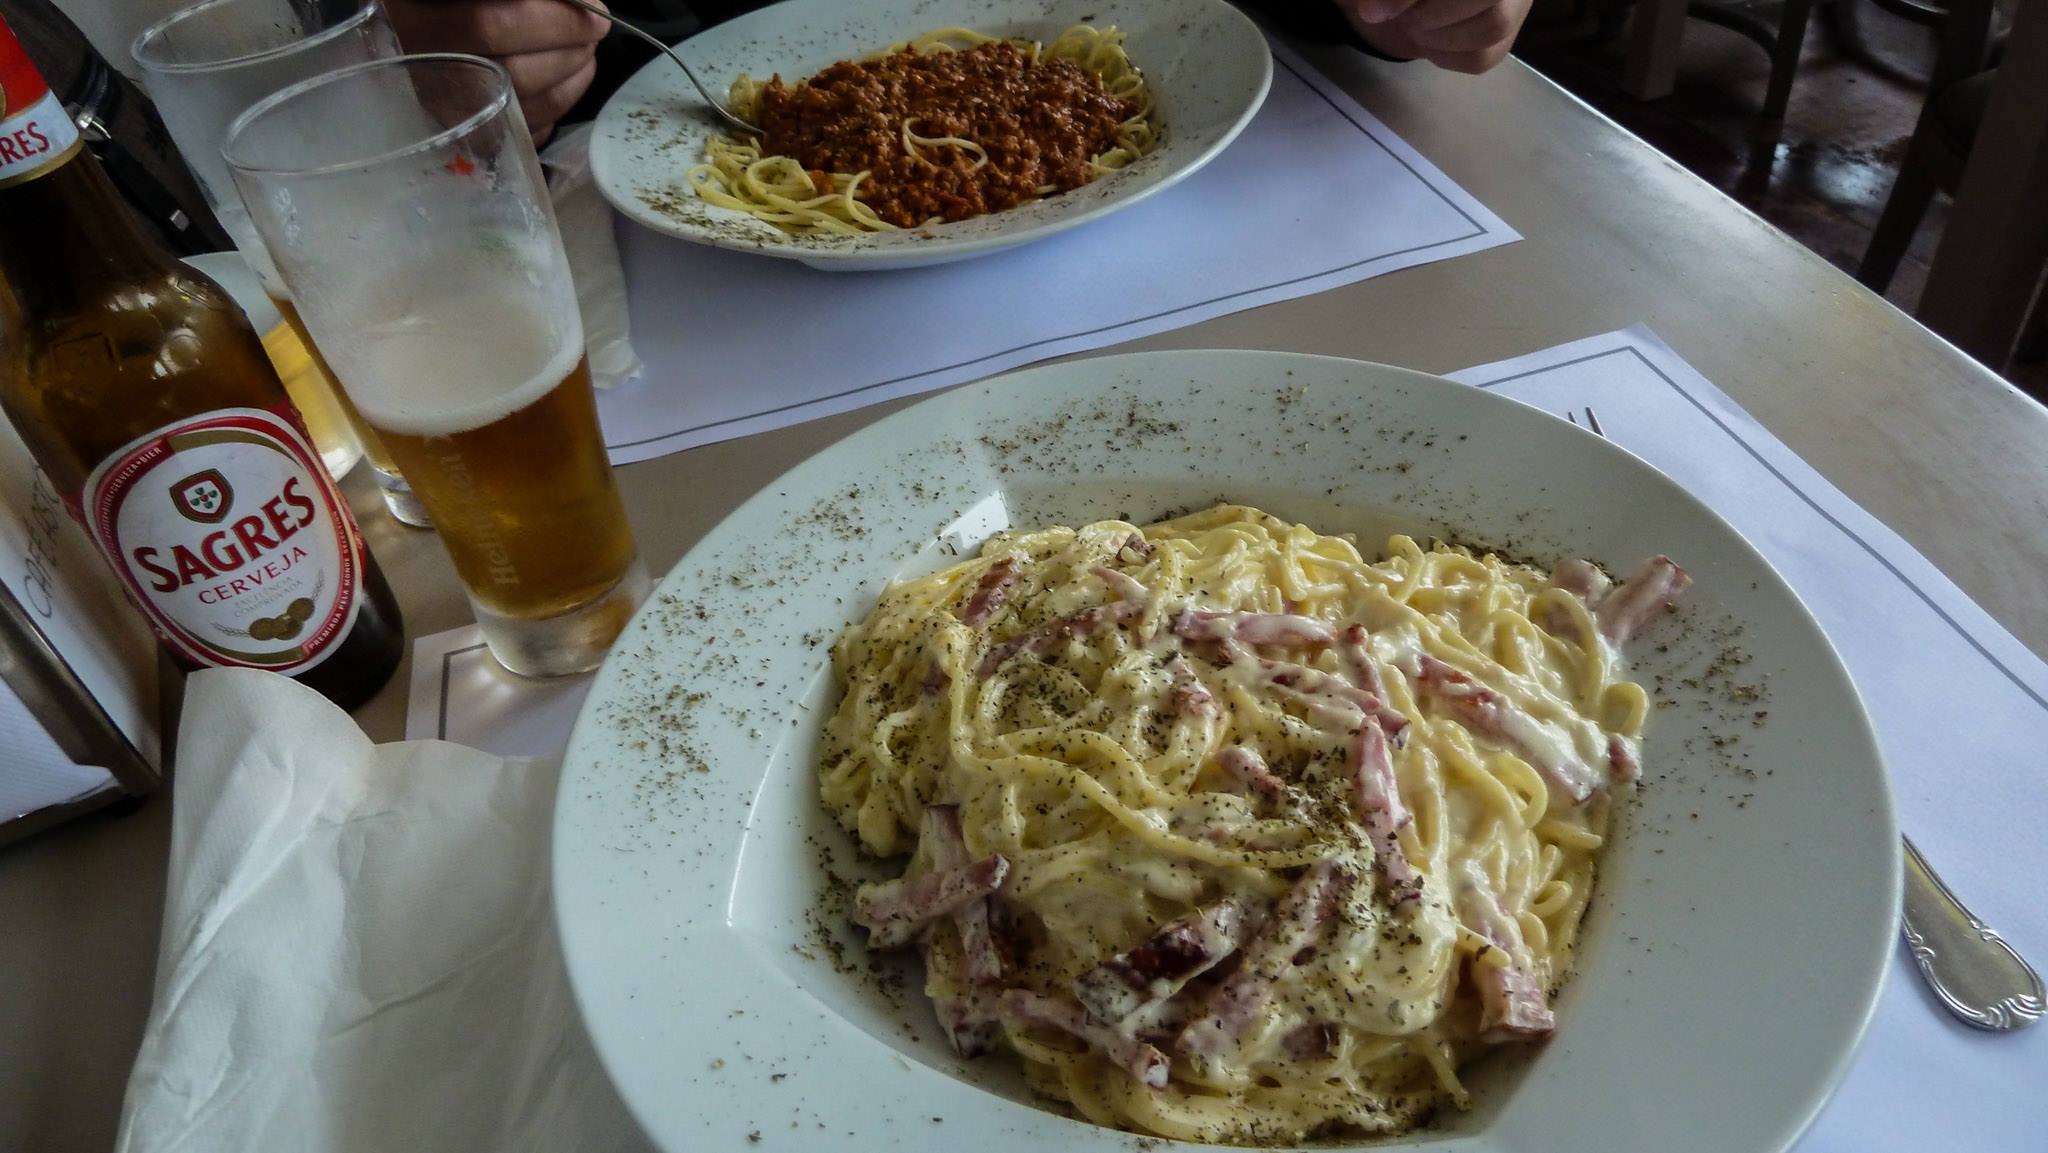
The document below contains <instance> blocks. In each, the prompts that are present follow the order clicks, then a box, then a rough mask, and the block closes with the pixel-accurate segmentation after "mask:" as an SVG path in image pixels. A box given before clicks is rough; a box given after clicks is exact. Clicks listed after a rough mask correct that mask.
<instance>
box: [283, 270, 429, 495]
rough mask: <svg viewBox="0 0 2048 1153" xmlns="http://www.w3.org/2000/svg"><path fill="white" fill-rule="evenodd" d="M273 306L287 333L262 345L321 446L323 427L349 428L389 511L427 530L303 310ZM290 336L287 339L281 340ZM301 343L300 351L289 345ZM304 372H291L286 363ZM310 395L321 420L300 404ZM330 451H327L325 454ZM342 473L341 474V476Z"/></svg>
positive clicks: (401, 478)
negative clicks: (301, 315) (303, 317)
mask: <svg viewBox="0 0 2048 1153" xmlns="http://www.w3.org/2000/svg"><path fill="white" fill-rule="evenodd" d="M270 303H272V304H273V305H276V306H277V312H278V315H279V316H282V317H284V326H283V327H284V329H289V333H287V332H285V331H284V330H283V329H280V330H275V331H273V332H272V333H271V334H270V335H269V336H266V337H264V338H263V347H264V348H265V349H267V350H269V352H270V359H271V361H272V362H273V363H276V364H277V366H278V368H277V371H278V373H279V375H281V376H283V377H284V383H285V389H286V391H288V392H290V393H291V394H292V399H293V400H294V401H295V402H297V403H298V406H299V410H300V411H301V412H302V413H306V414H307V415H306V425H307V427H308V429H310V430H311V431H312V433H313V438H314V441H315V442H316V443H320V436H321V433H320V423H321V422H336V421H338V422H339V425H340V427H341V428H342V429H344V430H346V432H347V435H348V437H349V439H350V442H351V443H352V444H355V445H358V446H360V447H361V449H362V455H364V456H366V457H368V458H370V467H371V468H373V469H375V470H376V471H377V484H378V486H379V487H380V488H382V489H383V490H384V507H385V508H386V509H387V510H389V511H390V513H391V515H392V516H394V517H396V518H398V520H399V521H400V522H401V523H403V524H409V525H412V526H414V527H416V528H426V527H427V526H428V523H429V522H428V518H427V515H426V513H425V511H424V510H423V509H422V508H420V507H418V504H419V502H418V501H416V500H414V499H413V497H412V495H411V493H410V492H409V491H407V486H406V482H405V476H404V474H402V473H401V472H399V469H398V464H397V462H396V461H393V460H392V459H391V453H390V452H389V451H388V450H386V449H385V447H384V442H383V441H381V440H379V439H378V438H377V431H376V430H375V429H373V428H371V427H370V425H369V422H367V421H365V420H364V419H363V414H362V413H360V412H357V411H356V406H355V402H354V401H351V400H350V399H349V398H348V392H347V391H346V390H345V389H343V388H342V387H341V384H340V382H338V381H337V380H335V378H334V370H333V369H332V368H330V367H328V364H327V358H326V357H324V356H322V355H320V346H319V345H316V344H314V343H313V336H312V334H311V333H309V332H307V331H306V322H305V321H303V320H301V319H299V310H298V309H297V308H295V307H293V306H292V302H291V301H290V300H289V299H288V298H286V297H282V296H272V297H271V298H270ZM287 335H289V336H291V337H293V338H294V339H292V340H290V341H286V340H283V339H280V338H283V337H285V336H287ZM291 345H296V347H295V348H292V347H290V346H291ZM287 363H290V364H291V365H292V366H293V367H294V369H300V368H301V366H303V368H302V370H301V371H297V372H292V373H287V372H286V368H285V366H286V364H287ZM301 392H303V393H305V394H307V397H308V399H309V400H311V402H312V403H315V404H320V405H323V406H324V407H323V408H322V413H321V416H320V418H319V421H317V422H316V420H315V418H314V417H313V416H312V415H311V410H310V409H308V407H307V404H308V400H300V399H299V397H300V393H301ZM325 451H326V450H325V449H324V448H323V449H322V452H323V453H324V452H325ZM337 475H339V474H337Z"/></svg>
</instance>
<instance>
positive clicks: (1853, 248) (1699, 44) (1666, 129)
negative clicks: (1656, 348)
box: [1516, 0, 2048, 398]
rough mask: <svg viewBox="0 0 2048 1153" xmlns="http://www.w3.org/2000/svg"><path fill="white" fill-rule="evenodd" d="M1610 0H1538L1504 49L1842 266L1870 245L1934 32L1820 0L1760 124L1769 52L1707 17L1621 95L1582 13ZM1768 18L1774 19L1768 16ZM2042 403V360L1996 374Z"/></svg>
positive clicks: (1918, 257) (1614, 38) (1862, 2)
mask: <svg viewBox="0 0 2048 1153" xmlns="http://www.w3.org/2000/svg"><path fill="white" fill-rule="evenodd" d="M1619 2H1620V0H1537V4H1536V7H1535V9H1534V10H1533V11H1532V13H1531V15H1530V18H1529V23H1528V25H1527V26H1526V27H1525V28H1524V30H1523V34H1522V39H1521V41H1520V43H1519V44H1518V45H1517V47H1516V55H1517V56H1519V57H1520V58H1521V59H1522V60H1523V61H1524V62H1526V63H1528V64H1530V65H1531V66H1533V67H1535V68H1537V69H1538V70H1540V71H1542V72H1543V73H1545V74H1546V75H1548V76H1549V77H1550V78H1551V79H1553V80H1555V81H1557V82H1558V83H1559V84H1561V85H1563V86H1564V87H1566V88H1568V89H1570V90H1572V91H1573V92H1575V93H1576V94H1578V95H1579V97H1580V98H1581V99H1584V100H1585V101H1586V102H1587V103H1589V104H1592V105H1593V106H1594V107H1596V108H1599V109H1600V110H1601V111H1602V112H1604V113H1606V114H1607V115H1608V116H1610V117H1612V118H1613V119H1614V120H1615V121H1616V122H1618V123H1620V124H1621V125H1622V126H1623V127H1625V128H1627V129H1629V130H1630V131H1632V132H1634V133H1636V134H1637V135H1638V136H1641V137H1642V138H1643V139H1645V140H1647V141H1648V142H1650V143H1651V144H1652V145H1655V146H1656V147H1657V148H1659V149H1660V150H1662V151H1663V152H1664V153H1666V154H1667V155H1669V156H1671V157H1672V158H1673V159H1675V160H1677V161H1678V162H1679V163H1681V164H1684V165H1685V166H1686V167H1687V168H1689V169H1691V170H1692V171H1693V172H1695V173H1697V174H1699V175H1700V176H1701V177H1702V178H1703V179H1705V180H1707V181H1709V182H1710V183H1712V184H1714V185H1715V186H1717V187H1719V188H1721V189H1722V190H1723V191H1725V192H1727V193H1729V195H1731V196H1733V197H1735V198H1736V199H1737V200H1739V201H1741V202H1742V203H1744V204H1745V205H1747V206H1749V207H1750V208H1751V209H1752V210H1753V211H1755V212H1756V213H1757V214H1758V215H1759V216H1762V217H1763V218H1764V219H1766V220H1769V221H1770V222H1771V223H1773V224H1775V225H1777V226H1778V227H1779V228H1782V229H1784V230H1785V232H1786V233H1788V234H1789V235H1791V236H1792V237H1794V238H1795V239H1797V240H1799V241H1800V242H1801V243H1803V244H1805V245H1806V246H1807V247H1808V248H1811V249H1813V250H1814V251H1815V252H1817V253H1819V254H1820V255H1821V256H1822V257H1824V258H1826V259H1827V260H1829V261H1830V262H1832V263H1834V264H1835V265H1836V266H1837V267H1840V268H1842V269H1844V270H1845V271H1849V272H1852V273H1853V272H1854V270H1855V268H1856V266H1857V264H1858V262H1860V261H1861V259H1862V257H1863V250H1864V248H1865V246H1866V245H1868V244H1869V242H1870V232H1871V229H1872V228H1873V227H1874V226H1875V225H1876V223H1877V218H1878V214H1879V213H1880V212H1882V211H1883V209H1884V201H1885V197H1886V195H1887V194H1888V193H1889V192H1890V191H1891V186H1892V180H1893V177H1894V175H1895V173H1896V171H1897V166H1898V162H1899V159H1900V157H1902V156H1903V155H1904V154H1905V150H1906V142H1907V140H1908V138H1910V137H1911V135H1912V132H1913V122H1914V119H1915V118H1916V117H1917V116H1918V115H1919V112H1920V105H1921V102H1922V101H1923V100H1924V99H1925V98H1926V89H1925V77H1926V74H1927V70H1928V67H1929V66H1930V65H1931V64H1932V62H1933V59H1934V39H1933V34H1932V32H1931V31H1930V30H1929V29H1927V28H1925V27H1923V26H1921V25H1916V24H1912V23H1909V22H1908V21H1905V20H1902V19H1900V18H1899V17H1896V16H1893V15H1891V14H1889V13H1886V12H1883V11H1881V10H1879V9H1877V8H1876V7H1875V6H1874V5H1872V4H1871V3H1869V0H1823V2H1822V3H1821V4H1820V5H1819V6H1818V7H1817V9H1816V11H1815V14H1814V18H1813V21H1812V26H1811V28H1810V29H1809V30H1808V33H1807V38H1806V46H1805V55H1804V58H1803V60H1802V62H1801V64H1800V68H1799V73H1798V76H1797V78H1796V79H1795V80H1794V81H1793V84H1792V101H1791V105H1790V107H1789V108H1788V109H1787V111H1786V114H1785V119H1784V121H1783V123H1782V124H1773V123H1770V122H1767V121H1763V120H1761V119H1760V118H1759V117H1758V116H1757V114H1756V110H1757V107H1758V105H1759V104H1760V103H1761V102H1762V99H1763V91H1764V85H1765V81H1766V79H1767V76H1768V72H1769V60H1768V58H1767V57H1766V56H1765V54H1764V51H1763V49H1762V48H1760V47H1758V46H1757V45H1756V44H1755V43H1753V42H1751V41H1749V40H1746V39H1744V38H1743V37H1741V36H1740V35H1738V34H1736V33H1734V32H1731V31H1729V30H1727V29H1725V28H1722V27H1719V26H1718V25H1714V24H1709V23H1707V22H1705V21H1703V20H1699V19H1692V20H1688V21H1687V22H1686V25H1685V39H1684V48H1683V52H1682V54H1681V57H1680V65H1679V73H1678V88H1677V90H1676V91H1675V92H1674V93H1673V94H1672V95H1671V96H1668V97H1666V98H1664V99H1661V100H1655V101H1649V102H1641V101H1636V100H1632V99H1630V98H1628V97H1627V96H1624V95H1623V94H1622V93H1621V91H1620V77H1621V65H1622V53H1623V49H1624V47H1625V43H1626V37H1625V34H1623V33H1622V31H1621V29H1620V28H1619V27H1618V22H1616V23H1617V27H1615V28H1613V29H1611V31H1612V32H1613V33H1615V34H1613V35H1606V36H1603V35H1602V34H1601V30H1600V28H1599V25H1598V23H1597V21H1596V20H1595V19H1594V18H1593V14H1594V13H1596V12H1598V11H1599V10H1600V8H1601V7H1602V6H1603V5H1604V4H1608V3H1619ZM1772 23H1775V20H1774V19H1773V20H1772ZM1947 214H1948V203H1947V199H1946V198H1945V197H1937V198H1936V201H1935V204H1934V206H1933V207H1932V208H1931V209H1930V210H1929V211H1928V213H1927V217H1926V219H1925V220H1924V221H1923V222H1922V224H1921V228H1920V232H1919V234H1918V235H1917V236H1916V238H1915V240H1914V244H1913V247H1912V249H1911V250H1910V251H1909V252H1908V253H1907V256H1906V259H1905V260H1904V261H1903V262H1902V263H1901V264H1900V267H1899V271H1898V274H1897V275H1896V276H1895V277H1894V278H1893V281H1892V285H1891V288H1890V290H1889V291H1888V292H1887V293H1886V296H1887V298H1889V299H1890V300H1891V301H1892V302H1893V303H1895V304H1897V305H1899V306H1900V307H1901V308H1903V309H1905V310H1906V311H1908V312H1911V311H1912V309H1913V306H1914V304H1915V303H1917V302H1918V300H1919V297H1920V291H1921V288H1922V287H1923V286H1924V285H1925V283H1926V279H1927V266H1928V262H1929V261H1930V260H1931V259H1932V258H1933V255H1934V248H1935V243H1936V241H1937V240H1938V238H1939V236H1940V229H1941V227H1942V225H1943V223H1944V222H1945V221H1946V220H1947ZM2007 375H2008V377H2009V378H2011V379H2012V380H2013V381H2014V382H2015V383H2017V384H2019V385H2021V387H2023V388H2027V389H2029V390H2030V391H2031V392H2033V393H2034V395H2035V396H2037V397H2043V398H2048V365H2043V364H2038V363H2037V364H2031V365H2027V364H2019V365H2014V366H2012V367H2011V368H2010V369H2009V370H2008V373H2007Z"/></svg>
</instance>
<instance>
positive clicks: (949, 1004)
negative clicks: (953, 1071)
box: [932, 988, 1003, 1057]
mask: <svg viewBox="0 0 2048 1153" xmlns="http://www.w3.org/2000/svg"><path fill="white" fill-rule="evenodd" d="M932 1009H933V1011H935V1012H936V1013H937V1014H938V1018H939V1026H940V1027H941V1028H943V1029H945V1031H946V1041H947V1043H948V1044H950V1045H952V1046H953V1051H954V1052H955V1053H958V1054H960V1055H961V1056H962V1057H980V1056H984V1055H986V1054H988V1053H992V1052H994V1051H995V1047H996V1042H997V1041H999V1040H1001V1039H1002V1036H1003V1021H1002V1017H1001V1015H1000V1014H999V1012H998V1006H997V1004H996V996H995V994H994V993H992V992H990V991H988V990H986V989H978V988H977V989H972V990H969V991H968V993H967V994H966V995H965V996H961V997H934V998H933V999H932Z"/></svg>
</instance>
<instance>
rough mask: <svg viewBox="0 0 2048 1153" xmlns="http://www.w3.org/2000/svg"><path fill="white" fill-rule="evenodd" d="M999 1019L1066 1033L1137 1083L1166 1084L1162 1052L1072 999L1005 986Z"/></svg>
mask: <svg viewBox="0 0 2048 1153" xmlns="http://www.w3.org/2000/svg"><path fill="white" fill-rule="evenodd" d="M1000 1004H1001V1011H1002V1014H1003V1019H1004V1020H1005V1021H1008V1022H1010V1023H1012V1024H1014V1025H1016V1026H1019V1027H1032V1026H1043V1027H1046V1028H1052V1029H1058V1030H1060V1031H1061V1032H1064V1033H1069V1034H1071V1035H1073V1036H1075V1037H1078V1038H1080V1039H1081V1040H1082V1041H1085V1042H1087V1043H1088V1044H1089V1045H1090V1046H1091V1047H1093V1048H1095V1049H1098V1050H1100V1051H1101V1052H1102V1055H1103V1056H1105V1057H1108V1058H1109V1059H1110V1060H1111V1061H1114V1062H1115V1063H1116V1064H1117V1065H1118V1066H1119V1067H1120V1068H1122V1069H1123V1071H1124V1072H1126V1073H1129V1074H1130V1075H1131V1076H1132V1078H1133V1079H1135V1080H1136V1081H1138V1083H1139V1084H1142V1085H1144V1086H1146V1087H1147V1088H1152V1089H1164V1088H1166V1078H1167V1074H1168V1072H1169V1069H1168V1067H1167V1062H1166V1054H1164V1053H1161V1052H1160V1051H1159V1050H1158V1049H1155V1048H1153V1047H1152V1046H1151V1045H1149V1044H1147V1043H1145V1042H1143V1041H1140V1040H1138V1039H1137V1038H1136V1037H1132V1036H1128V1035H1126V1034H1124V1033H1122V1032H1119V1031H1118V1030H1116V1029H1113V1028H1111V1027H1109V1026H1107V1025H1104V1024H1102V1023H1101V1022H1099V1021H1096V1020H1093V1019H1091V1018H1090V1017H1089V1016H1088V1014H1087V1013H1086V1012H1085V1011H1084V1010H1083V1009H1082V1008H1081V1006H1080V1005H1079V1004H1077V1003H1075V1002H1072V1001H1067V1000H1064V999H1061V998H1057V997H1048V996H1046V995H1045V994H1043V993H1033V992H1031V991H1030V990H1029V989H1009V990H1006V991H1004V993H1003V996H1002V1001H1001V1002H1000Z"/></svg>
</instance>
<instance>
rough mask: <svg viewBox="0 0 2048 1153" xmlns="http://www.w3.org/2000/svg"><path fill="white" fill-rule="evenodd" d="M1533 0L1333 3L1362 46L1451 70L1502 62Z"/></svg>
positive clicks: (1479, 68)
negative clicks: (1421, 60) (1349, 24)
mask: <svg viewBox="0 0 2048 1153" xmlns="http://www.w3.org/2000/svg"><path fill="white" fill-rule="evenodd" d="M1531 2H1532V0H1336V4H1337V7H1338V8H1339V9H1340V10H1342V11H1343V13H1344V18H1345V19H1346V20H1349V21H1350V22H1351V27H1352V28H1353V29H1354V30H1355V31H1357V33H1358V35H1359V37H1360V38H1361V39H1363V40H1364V41H1365V42H1366V43H1367V44H1369V45H1371V46H1372V47H1374V48H1377V49H1379V50H1380V51H1382V52H1385V53H1387V54H1389V55H1392V56H1404V57H1420V58H1421V59H1424V60H1427V61H1429V62H1430V63H1431V64H1434V65H1436V66H1437V67H1439V68H1448V69H1450V70H1451V71H1453V72H1484V71H1486V70H1487V69H1489V68H1491V67H1493V66H1494V65H1496V64H1498V63H1500V62H1501V61H1502V60H1505V59H1507V55H1508V49H1510V48H1513V47H1514V46H1515V35H1516V34H1517V33H1519V32H1520V31H1521V30H1522V21H1524V20H1526V19H1527V18H1528V16H1529V6H1530V4H1531Z"/></svg>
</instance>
